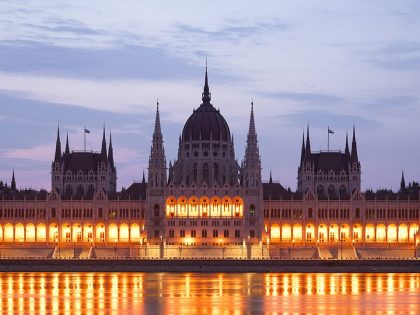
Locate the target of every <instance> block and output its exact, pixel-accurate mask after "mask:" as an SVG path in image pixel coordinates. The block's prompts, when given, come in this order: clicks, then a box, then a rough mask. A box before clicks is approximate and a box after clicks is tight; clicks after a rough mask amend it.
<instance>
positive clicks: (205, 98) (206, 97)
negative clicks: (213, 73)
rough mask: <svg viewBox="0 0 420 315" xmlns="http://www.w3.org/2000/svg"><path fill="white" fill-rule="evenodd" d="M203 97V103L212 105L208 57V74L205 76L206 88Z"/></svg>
mask: <svg viewBox="0 0 420 315" xmlns="http://www.w3.org/2000/svg"><path fill="white" fill-rule="evenodd" d="M201 99H202V100H203V104H208V105H210V101H211V93H210V88H209V80H208V75H207V58H206V75H205V78H204V89H203V94H202V96H201Z"/></svg>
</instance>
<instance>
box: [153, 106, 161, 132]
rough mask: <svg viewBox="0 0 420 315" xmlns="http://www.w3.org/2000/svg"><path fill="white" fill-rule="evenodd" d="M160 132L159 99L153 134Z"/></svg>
mask: <svg viewBox="0 0 420 315" xmlns="http://www.w3.org/2000/svg"><path fill="white" fill-rule="evenodd" d="M161 133H162V130H161V128H160V115H159V101H157V102H156V117H155V130H154V134H161Z"/></svg>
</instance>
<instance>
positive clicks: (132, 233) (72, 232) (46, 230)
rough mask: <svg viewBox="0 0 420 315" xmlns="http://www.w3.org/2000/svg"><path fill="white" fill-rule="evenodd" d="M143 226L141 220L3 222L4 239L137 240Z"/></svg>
mask: <svg viewBox="0 0 420 315" xmlns="http://www.w3.org/2000/svg"><path fill="white" fill-rule="evenodd" d="M143 229H144V228H143V227H140V225H139V224H137V223H132V224H130V225H129V224H126V223H122V224H119V225H117V224H115V223H111V224H110V225H108V226H105V224H102V223H99V224H96V225H93V224H89V223H86V224H79V223H75V224H70V223H64V224H60V225H58V224H55V223H53V224H50V225H45V224H43V223H40V224H37V225H35V224H32V223H29V224H26V225H24V224H22V223H17V224H15V225H13V224H11V223H7V224H4V225H0V241H1V242H19V243H23V242H78V243H84V242H89V243H92V242H135V243H138V242H140V240H141V239H142V236H141V233H142V232H143Z"/></svg>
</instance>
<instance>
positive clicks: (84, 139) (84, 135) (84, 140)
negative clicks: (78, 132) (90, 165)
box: [83, 126, 86, 152]
mask: <svg viewBox="0 0 420 315" xmlns="http://www.w3.org/2000/svg"><path fill="white" fill-rule="evenodd" d="M83 145H84V146H83V148H84V150H85V152H86V126H83Z"/></svg>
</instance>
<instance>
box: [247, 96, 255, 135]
mask: <svg viewBox="0 0 420 315" xmlns="http://www.w3.org/2000/svg"><path fill="white" fill-rule="evenodd" d="M256 134H257V132H256V130H255V119H254V102H251V114H250V116H249V128H248V136H249V135H256Z"/></svg>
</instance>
